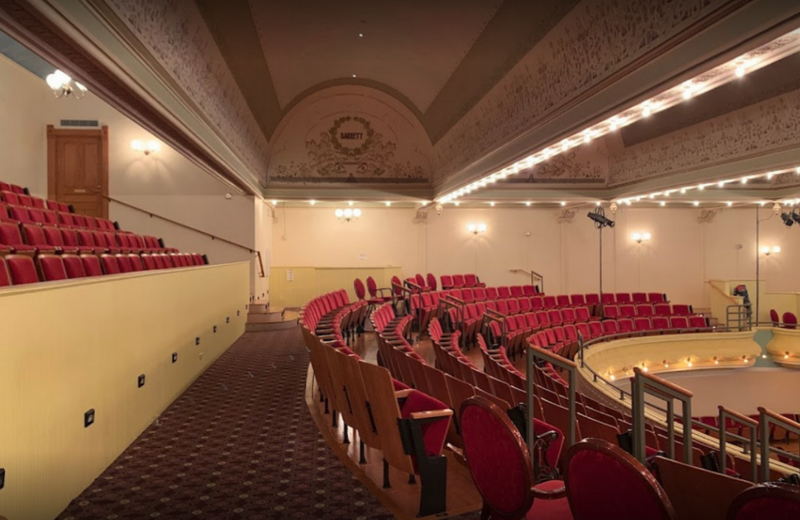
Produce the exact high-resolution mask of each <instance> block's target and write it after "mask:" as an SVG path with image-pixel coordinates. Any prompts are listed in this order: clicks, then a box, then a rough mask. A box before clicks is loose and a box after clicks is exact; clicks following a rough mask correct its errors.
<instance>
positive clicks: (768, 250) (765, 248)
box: [759, 246, 781, 256]
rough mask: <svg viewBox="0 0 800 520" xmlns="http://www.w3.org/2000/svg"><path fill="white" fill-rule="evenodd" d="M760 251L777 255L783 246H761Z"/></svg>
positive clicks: (767, 254)
mask: <svg viewBox="0 0 800 520" xmlns="http://www.w3.org/2000/svg"><path fill="white" fill-rule="evenodd" d="M759 252H760V253H761V254H762V255H764V256H769V255H777V254H778V253H780V252H781V246H771V247H770V246H761V249H759Z"/></svg>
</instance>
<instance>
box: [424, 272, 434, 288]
mask: <svg viewBox="0 0 800 520" xmlns="http://www.w3.org/2000/svg"><path fill="white" fill-rule="evenodd" d="M425 281H426V282H427V284H426V285H427V286H428V287H429V288H430V290H431V291H435V290H436V288H437V287H436V277H435V276H433V273H428V275H427V276H426V277H425Z"/></svg>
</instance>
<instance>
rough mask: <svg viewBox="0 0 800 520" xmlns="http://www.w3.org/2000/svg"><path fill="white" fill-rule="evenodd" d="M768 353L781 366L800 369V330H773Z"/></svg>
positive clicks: (768, 344)
mask: <svg viewBox="0 0 800 520" xmlns="http://www.w3.org/2000/svg"><path fill="white" fill-rule="evenodd" d="M767 352H768V353H769V355H770V357H771V358H772V361H774V362H775V363H778V364H779V365H783V366H787V367H793V368H798V367H800V329H780V328H777V327H776V328H773V329H772V339H771V340H770V342H769V343H767Z"/></svg>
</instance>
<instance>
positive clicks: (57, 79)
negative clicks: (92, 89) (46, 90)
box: [45, 69, 88, 99]
mask: <svg viewBox="0 0 800 520" xmlns="http://www.w3.org/2000/svg"><path fill="white" fill-rule="evenodd" d="M45 81H46V82H47V86H48V87H50V89H51V90H52V91H53V95H55V97H57V98H61V97H67V96H72V97H73V98H75V99H80V98H82V97H83V96H84V95H86V93H87V92H88V90H87V89H86V87H84V86H83V85H82V84H80V83H78V82H77V81H74V80H73V79H72V78H70V77H69V76H67V75H66V74H65V73H64V72H62V71H60V70H58V69H56V70H55V72H53V73H52V74H48V75H47V77H46V78H45Z"/></svg>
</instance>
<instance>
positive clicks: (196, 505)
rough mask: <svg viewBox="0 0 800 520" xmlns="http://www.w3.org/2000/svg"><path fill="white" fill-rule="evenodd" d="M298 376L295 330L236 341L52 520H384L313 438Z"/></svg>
mask: <svg viewBox="0 0 800 520" xmlns="http://www.w3.org/2000/svg"><path fill="white" fill-rule="evenodd" d="M307 366H308V357H307V354H306V350H305V348H304V347H303V344H302V337H301V335H300V332H299V329H296V328H294V329H289V330H282V331H275V332H259V333H248V334H245V335H244V336H242V337H241V338H240V339H239V340H238V341H237V342H236V343H235V344H234V345H233V346H232V347H231V348H230V349H229V350H228V351H227V352H226V353H225V354H223V355H222V356H221V357H220V358H219V359H218V360H217V361H216V362H215V363H214V364H213V365H212V366H211V367H210V368H209V369H208V370H207V371H206V372H205V373H204V374H203V375H202V376H201V377H200V378H199V379H198V380H197V381H196V382H195V383H194V384H193V385H192V386H191V387H190V388H189V389H188V390H187V391H186V392H185V393H184V394H183V395H181V396H180V397H179V398H178V399H177V400H176V401H175V402H174V403H173V404H172V405H171V406H170V407H169V408H168V409H167V410H166V411H165V412H164V413H163V414H162V415H161V417H159V419H158V421H156V423H154V424H152V425H151V426H150V427H149V428H147V430H145V431H144V433H143V434H142V435H141V436H140V437H139V438H138V439H136V441H135V442H134V443H133V444H132V445H131V446H130V447H129V448H128V449H127V450H125V452H124V453H123V454H122V455H121V456H120V457H119V458H118V459H117V460H116V461H114V463H113V464H112V465H111V466H110V467H109V468H108V469H107V470H106V471H105V472H104V473H103V474H102V475H101V476H100V477H99V478H98V479H97V480H95V482H94V483H93V484H92V485H91V486H89V488H87V489H86V490H85V491H84V492H83V493H82V494H81V495H80V496H79V497H78V498H76V499H75V500H73V501H72V503H70V505H69V506H68V507H67V509H66V510H65V511H64V512H63V513H62V514H61V515H60V516H59V518H60V519H62V520H67V519H89V518H91V519H104V518H118V519H127V518H130V519H132V518H135V519H143V518H168V519H173V518H177V519H180V518H209V519H211V518H213V519H240V518H241V519H259V518H265V519H266V518H269V519H278V518H280V519H284V518H286V519H290V518H292V519H294V518H297V519H305V518H308V519H319V518H325V519H347V520H353V519H367V518H369V519H383V518H391V515H390V514H389V513H388V511H387V510H386V509H384V508H383V507H382V506H381V505H380V504H379V503H378V501H377V499H375V498H374V497H373V496H372V495H370V493H369V492H368V491H367V490H366V489H364V488H363V487H362V486H361V484H360V482H359V481H358V480H357V479H356V478H355V477H353V476H352V474H351V473H350V472H349V471H348V470H347V469H346V468H345V467H344V466H343V465H342V464H341V463H340V462H339V460H338V459H337V458H336V457H335V456H334V455H333V454H332V453H331V452H330V451H329V450H328V448H327V447H326V445H325V443H324V441H323V440H322V438H321V436H320V434H319V432H318V431H317V429H316V426H315V425H314V423H313V421H312V419H311V417H310V415H309V413H308V409H307V408H306V405H305V401H304V389H305V379H306V370H307Z"/></svg>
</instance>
